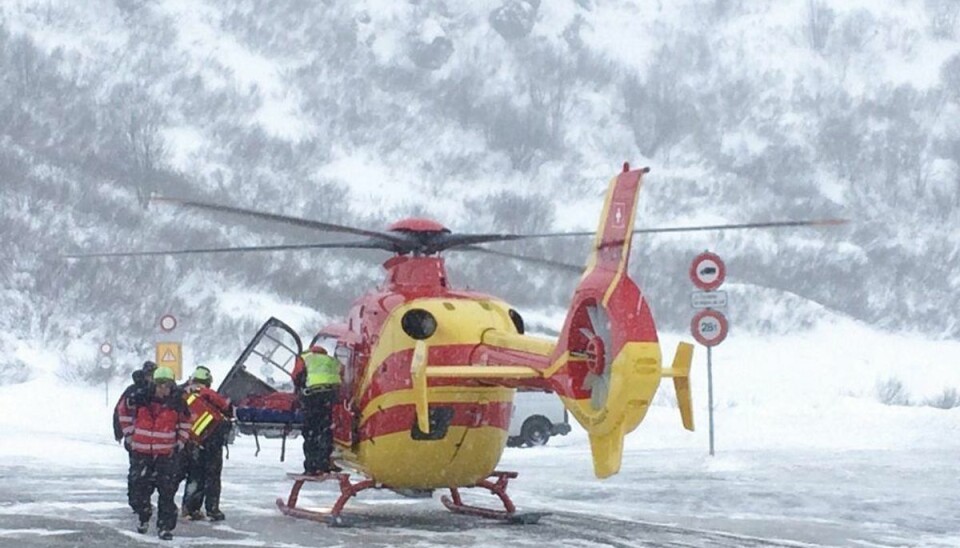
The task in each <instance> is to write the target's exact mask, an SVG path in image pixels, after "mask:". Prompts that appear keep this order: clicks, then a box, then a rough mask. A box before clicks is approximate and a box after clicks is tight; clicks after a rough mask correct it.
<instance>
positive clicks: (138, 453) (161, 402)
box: [123, 367, 190, 540]
mask: <svg viewBox="0 0 960 548" xmlns="http://www.w3.org/2000/svg"><path fill="white" fill-rule="evenodd" d="M153 381H154V389H153V393H152V395H151V397H150V398H149V399H147V400H146V401H143V402H138V401H135V399H133V398H128V399H127V400H126V401H124V407H125V408H126V409H124V410H123V411H124V412H127V411H129V412H131V413H132V415H133V417H134V419H133V431H132V433H131V434H130V435H128V436H127V438H128V440H127V443H128V444H129V445H130V449H131V453H130V459H131V462H132V466H131V470H130V473H131V475H132V477H133V485H132V486H131V498H132V502H133V506H134V510H135V511H136V512H137V514H138V517H139V522H140V524H139V525H138V526H137V532H139V533H146V532H147V530H148V529H149V526H150V516H151V513H152V508H151V506H150V497H151V496H152V495H153V491H154V490H156V491H157V493H158V497H157V511H158V512H157V536H158V537H160V539H162V540H170V539H172V538H173V533H172V531H173V529H174V528H175V527H176V526H177V504H176V502H174V497H175V496H176V494H177V487H178V486H179V485H180V466H179V463H178V458H179V452H180V450H181V449H183V447H184V445H185V444H186V442H187V441H188V439H189V431H190V410H189V409H188V408H187V403H186V401H185V400H184V394H183V391H181V390H180V389H179V387H177V385H176V383H175V382H174V375H173V370H172V369H170V368H169V367H159V368H157V370H156V371H154V372H153Z"/></svg>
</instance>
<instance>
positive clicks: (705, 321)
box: [689, 251, 729, 456]
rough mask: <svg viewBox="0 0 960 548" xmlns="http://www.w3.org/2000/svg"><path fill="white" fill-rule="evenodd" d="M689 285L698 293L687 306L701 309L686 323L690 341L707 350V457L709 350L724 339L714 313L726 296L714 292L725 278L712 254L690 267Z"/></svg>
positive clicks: (723, 324) (723, 323)
mask: <svg viewBox="0 0 960 548" xmlns="http://www.w3.org/2000/svg"><path fill="white" fill-rule="evenodd" d="M689 274H690V281H692V282H693V285H695V286H697V288H699V289H701V290H702V291H696V292H694V293H693V294H692V295H691V296H690V305H691V306H693V308H698V309H701V310H700V312H697V313H696V314H695V315H694V316H693V321H691V322H690V331H691V332H692V333H693V338H694V339H696V340H697V342H699V343H700V344H702V345H704V346H706V347H707V405H708V406H709V408H708V410H707V413H708V415H709V417H710V456H713V455H714V443H713V439H714V435H713V433H714V427H713V347H714V346H716V345H718V344H720V343H721V342H723V340H724V339H725V338H726V337H727V329H728V327H729V326H728V324H727V318H726V316H724V315H723V313H721V312H719V311H717V310H714V309H715V308H724V307H726V306H727V292H726V291H717V290H716V289H717V288H718V287H720V286H721V285H723V282H724V280H725V279H726V277H727V267H726V265H725V264H724V263H723V260H722V259H721V258H720V257H719V256H718V255H717V254H715V253H710V252H709V251H704V252H703V253H701V254H700V255H697V256H696V257H695V258H694V259H693V262H692V263H691V264H690V272H689Z"/></svg>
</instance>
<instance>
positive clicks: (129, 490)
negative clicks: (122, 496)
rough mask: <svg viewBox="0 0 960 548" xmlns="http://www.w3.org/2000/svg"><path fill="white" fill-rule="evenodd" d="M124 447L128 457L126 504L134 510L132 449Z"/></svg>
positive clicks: (134, 475)
mask: <svg viewBox="0 0 960 548" xmlns="http://www.w3.org/2000/svg"><path fill="white" fill-rule="evenodd" d="M124 445H126V444H124ZM125 449H126V450H127V457H128V458H129V459H130V467H129V468H128V469H127V504H129V505H130V508H133V511H134V512H136V511H137V506H136V505H135V504H134V503H133V479H134V478H135V477H137V476H136V474H135V473H134V469H133V462H134V461H133V451H132V450H131V449H130V448H129V447H125Z"/></svg>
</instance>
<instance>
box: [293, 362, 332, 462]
mask: <svg viewBox="0 0 960 548" xmlns="http://www.w3.org/2000/svg"><path fill="white" fill-rule="evenodd" d="M293 385H294V387H295V388H296V389H297V395H298V397H299V400H300V409H301V410H302V411H303V430H302V433H303V473H304V474H306V475H317V474H324V473H327V472H339V471H340V468H338V467H337V466H336V465H334V464H333V463H332V462H331V461H330V454H331V453H332V452H333V424H332V422H333V421H332V415H333V404H334V402H335V401H336V399H337V392H338V391H339V388H340V362H339V361H337V360H336V359H335V358H333V357H331V356H329V355H328V354H327V351H326V349H324V348H323V347H322V346H320V345H313V346H311V347H310V350H308V351H306V352H304V353H303V354H301V355H300V356H298V358H297V361H296V365H295V366H294V368H293Z"/></svg>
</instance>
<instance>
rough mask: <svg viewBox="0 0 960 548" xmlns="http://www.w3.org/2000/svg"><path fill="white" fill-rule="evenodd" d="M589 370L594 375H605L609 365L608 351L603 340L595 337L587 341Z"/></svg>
mask: <svg viewBox="0 0 960 548" xmlns="http://www.w3.org/2000/svg"><path fill="white" fill-rule="evenodd" d="M586 350H587V351H586V354H587V370H588V371H590V372H591V373H593V374H594V375H603V371H604V370H605V369H606V363H607V350H606V347H605V346H604V344H603V339H601V338H600V337H598V336H596V335H594V336H592V337H590V339H589V340H588V341H587V349H586Z"/></svg>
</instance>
